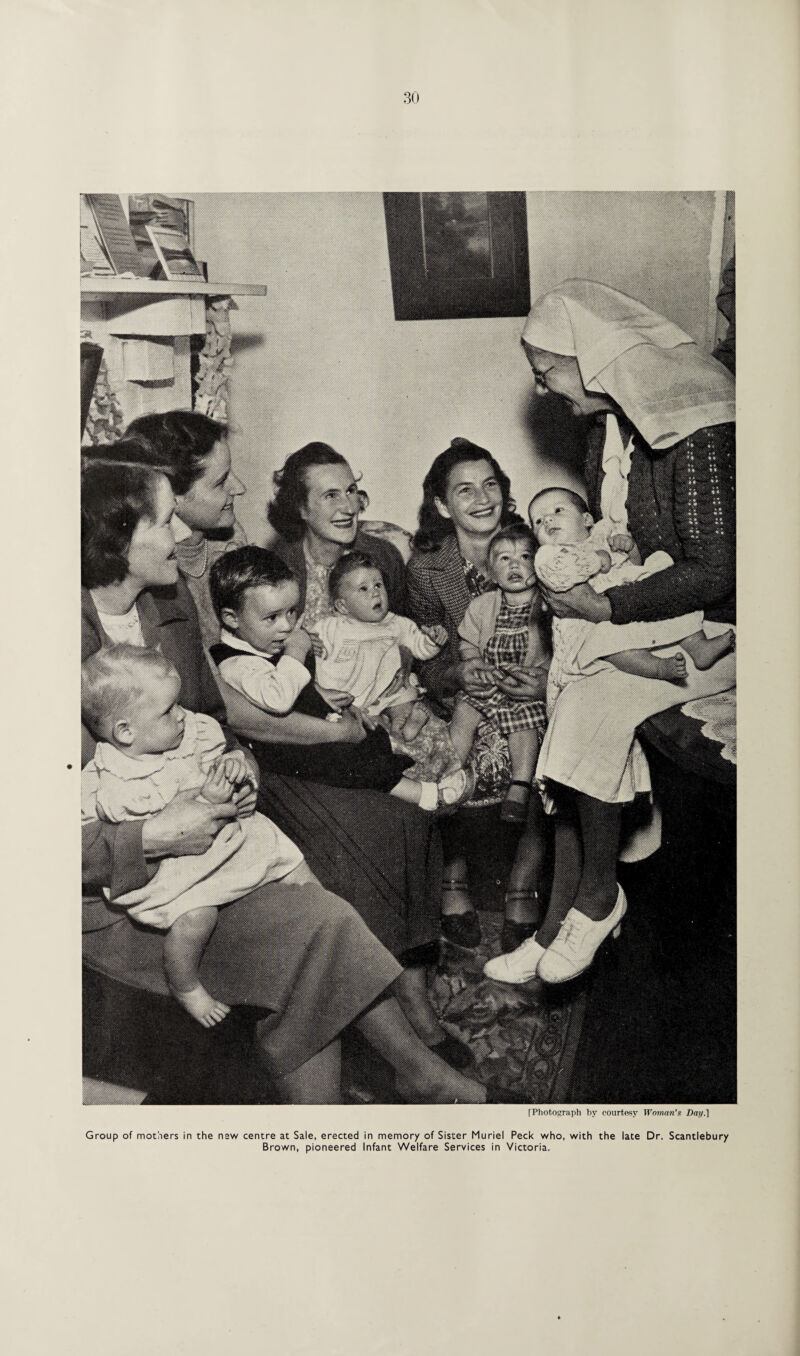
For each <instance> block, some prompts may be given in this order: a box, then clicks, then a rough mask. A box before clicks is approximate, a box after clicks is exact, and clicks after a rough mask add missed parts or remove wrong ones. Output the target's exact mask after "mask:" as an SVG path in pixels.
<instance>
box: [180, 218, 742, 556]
mask: <svg viewBox="0 0 800 1356" xmlns="http://www.w3.org/2000/svg"><path fill="white" fill-rule="evenodd" d="M195 202H196V237H197V238H196V249H197V253H198V255H199V257H200V258H202V259H205V260H206V261H207V262H208V266H209V277H210V278H212V279H215V280H223V281H227V282H258V283H266V285H267V287H268V295H267V297H266V298H251V297H242V298H239V300H238V302H237V310H236V311H234V312H233V316H232V322H233V329H234V335H235V339H234V373H233V378H232V386H231V418H232V422H233V424H234V425H235V431H234V433H233V436H232V438H231V446H232V449H233V455H234V460H235V464H236V468H237V470H238V471H239V473H240V474H241V476H242V478H243V479H244V480H245V482H246V483H247V485H248V489H249V493H248V495H247V496H246V498H245V499H244V500H243V501H242V502H241V507H240V509H239V510H238V511H239V516H240V518H241V521H242V523H243V525H244V527H245V530H246V531H247V533H248V535H249V536H250V538H251V540H255V541H263V540H264V539H265V536H266V533H267V527H266V522H265V517H264V506H265V504H266V501H267V499H268V498H269V495H270V487H271V477H272V472H273V471H274V470H275V469H276V468H277V467H279V466H280V465H281V463H282V462H283V460H284V458H285V457H286V456H287V455H288V454H289V453H290V452H292V451H294V450H295V449H296V448H298V447H300V446H302V444H303V443H306V442H309V441H310V440H312V439H321V440H323V441H325V442H328V443H331V444H332V445H333V446H334V447H335V448H337V450H338V451H341V452H343V453H344V454H345V455H346V456H347V457H348V458H349V460H350V462H351V464H352V466H353V470H354V471H355V472H357V473H358V472H361V473H363V484H364V486H365V488H366V489H367V490H368V492H369V495H370V499H371V504H370V509H369V516H370V517H376V518H389V519H391V520H393V521H395V522H399V523H401V524H402V525H404V526H406V527H412V526H413V525H414V523H415V520H416V510H417V508H418V505H419V500H420V484H421V480H422V477H423V475H424V474H425V472H426V470H427V468H428V467H429V465H430V463H431V461H432V459H433V457H434V456H435V455H436V454H437V453H438V452H440V451H441V450H442V449H443V448H445V447H446V446H447V445H448V443H449V442H450V439H451V438H453V437H454V436H456V435H461V436H463V437H468V438H471V439H472V440H473V441H474V442H476V443H479V444H480V445H481V446H484V447H488V448H490V449H491V450H492V451H493V452H494V453H495V455H496V456H497V458H498V460H499V461H500V463H501V465H502V466H503V467H504V469H505V470H506V471H507V472H508V474H509V475H510V476H511V483H512V487H513V490H514V493H515V495H516V498H517V501H518V503H519V504H520V506H522V507H524V505H526V504H527V501H528V499H529V498H530V496H531V495H532V494H533V493H534V492H535V491H536V490H537V489H540V488H542V487H543V486H544V485H546V484H549V483H560V484H572V483H579V482H578V481H577V480H576V479H575V468H576V467H577V466H579V464H580V448H579V440H578V437H577V432H578V430H577V428H576V426H575V425H574V424H573V422H572V419H571V416H569V415H563V416H562V415H560V414H558V412H556V411H555V410H553V409H551V408H548V406H549V405H550V402H547V401H542V400H539V399H537V398H536V397H535V396H534V393H533V383H532V381H531V378H530V372H529V369H528V366H527V363H526V362H525V359H524V356H523V354H522V350H521V348H520V344H519V335H520V331H521V328H522V323H523V322H522V319H521V318H520V319H517V318H513V319H498V320H433V321H402V322H397V321H395V319H394V312H393V307H392V292H391V281H390V275H389V258H388V251H387V245H386V228H385V223H384V216H383V201H382V197H381V195H380V194H379V193H342V194H322V193H320V194H313V193H312V194H232V193H231V194H226V193H222V194H206V195H204V194H200V195H197V196H196V198H195ZM527 206H528V247H529V253H530V263H531V293H532V296H534V297H536V296H538V295H539V293H541V292H542V291H545V290H546V289H547V288H549V287H552V286H554V285H555V284H556V283H558V282H560V281H562V280H563V279H564V278H570V277H586V278H594V279H597V280H598V281H601V282H606V283H609V284H611V285H612V286H615V287H619V288H620V289H621V290H623V291H626V292H629V293H631V294H632V295H634V296H637V297H639V298H640V299H641V300H642V301H644V302H646V303H647V304H648V305H651V306H653V307H654V309H656V310H658V311H661V312H662V313H664V314H666V315H668V316H669V317H670V319H672V320H675V321H676V322H677V323H678V324H679V325H681V326H682V327H683V328H684V329H686V330H687V331H688V332H689V333H690V334H691V335H692V337H693V338H695V339H697V341H698V342H700V343H703V344H705V345H707V346H710V339H711V338H712V337H713V307H711V308H710V299H713V295H714V293H715V291H716V284H717V280H718V277H719V270H720V250H721V246H722V240H721V229H722V228H721V197H720V195H715V194H714V193H712V192H708V193H529V194H528V195H527Z"/></svg>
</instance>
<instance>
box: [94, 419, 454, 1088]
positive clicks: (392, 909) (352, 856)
mask: <svg viewBox="0 0 800 1356" xmlns="http://www.w3.org/2000/svg"><path fill="white" fill-rule="evenodd" d="M198 421H200V422H198ZM182 429H187V430H189V436H190V443H191V446H190V447H189V448H188V449H187V450H184V449H182V447H181V440H180V431H181V430H182ZM215 431H216V433H217V435H219V434H220V433H222V435H223V436H222V437H220V436H217V438H216V441H215V442H213V443H211V451H210V453H208V454H207V455H206V458H205V460H203V458H202V457H201V456H200V455H199V448H200V446H201V445H202V442H203V439H205V445H207V444H208V442H210V439H211V436H212V434H214V433H215ZM129 433H130V434H132V435H133V434H135V435H136V436H135V438H133V437H131V438H129V439H128V440H126V442H125V443H124V444H118V445H117V447H116V448H113V449H103V455H104V456H105V457H108V456H109V454H110V453H113V454H114V455H115V456H116V455H117V454H119V455H120V456H121V457H122V458H123V459H124V460H126V461H129V462H134V463H141V462H142V461H144V462H146V463H147V464H148V465H156V466H160V467H162V468H163V469H164V470H165V472H166V474H167V476H168V478H169V479H170V481H172V480H173V478H174V480H175V482H176V483H177V484H180V485H182V486H183V487H184V488H183V489H182V492H181V493H180V494H176V495H175V503H176V507H177V512H178V514H179V515H180V518H181V521H182V523H183V524H184V525H185V527H186V528H188V529H190V530H191V532H192V536H191V538H190V539H188V545H189V548H190V549H191V550H192V551H194V549H195V547H194V543H195V541H198V542H199V543H200V546H201V547H202V546H203V545H204V544H205V543H207V544H208V549H207V551H206V554H205V557H204V564H203V569H202V573H200V574H196V573H192V571H191V569H190V571H189V573H188V574H187V576H186V583H187V584H189V585H190V586H191V588H192V593H193V596H194V597H195V599H196V600H197V601H198V604H199V606H198V611H199V612H200V614H201V616H205V617H206V618H207V620H206V623H205V626H204V631H203V639H204V641H205V643H206V646H207V647H208V646H209V645H215V644H216V643H217V642H218V641H219V639H220V627H219V620H218V618H217V616H216V613H215V612H214V608H213V605H212V603H211V597H210V594H209V591H208V577H209V572H210V567H211V563H212V561H213V559H214V557H215V547H218V545H219V543H216V542H214V540H213V538H214V534H215V533H219V532H220V531H224V530H228V529H229V528H230V524H231V521H232V519H233V513H232V507H233V497H234V495H236V494H237V493H241V491H242V488H243V487H242V485H241V481H239V480H238V479H236V477H235V476H234V475H233V472H232V471H231V470H230V453H229V451H228V449H227V445H226V444H225V441H224V429H223V428H222V425H219V424H214V423H213V421H212V420H207V419H205V416H203V415H190V414H188V413H185V412H182V411H175V412H173V413H171V414H163V415H155V416H152V417H148V419H146V420H136V421H135V422H134V424H132V425H131V428H130V430H129ZM145 433H147V435H148V437H147V440H146V441H145V438H144V434H145ZM161 433H163V434H164V438H163V441H161V440H160V435H161ZM201 434H202V438H201V436H200V435H201ZM311 446H313V447H314V448H316V449H319V448H323V449H324V451H323V452H321V453H320V452H319V451H315V453H314V456H318V455H322V456H323V457H325V458H326V460H325V461H323V462H321V463H319V465H320V467H321V468H322V470H323V471H324V472H325V473H326V474H327V473H328V472H330V474H331V475H332V476H333V477H334V479H335V485H327V488H326V487H324V486H316V490H318V491H319V494H318V496H315V497H314V500H313V503H312V504H311V506H310V507H309V508H306V505H305V502H304V500H303V497H302V494H301V493H300V492H299V491H293V492H292V493H291V494H289V495H286V496H284V498H283V500H282V503H283V504H284V505H287V504H288V505H289V506H290V507H289V509H288V517H289V520H290V521H293V520H292V509H291V505H293V504H295V503H297V504H298V514H297V519H298V520H299V521H300V522H301V523H302V522H303V521H305V520H304V519H303V517H302V513H305V512H308V513H309V516H310V519H311V520H312V521H313V523H314V524H316V525H319V531H320V534H324V533H326V532H327V533H328V534H329V535H332V536H333V535H336V534H338V535H339V536H340V537H345V538H347V537H348V535H349V540H346V541H345V542H344V543H343V544H342V545H341V548H340V550H341V553H342V554H343V553H344V551H345V549H347V546H349V545H352V543H353V541H354V540H355V538H356V535H357V529H358V514H359V512H360V509H361V503H360V500H359V497H358V490H357V488H356V486H355V480H354V477H353V473H352V471H351V470H350V468H349V466H348V465H347V463H346V462H345V460H344V458H343V457H341V456H340V455H339V453H337V452H334V451H333V449H332V448H328V447H327V446H326V445H325V444H312V445H311ZM223 447H224V452H220V449H221V448H223ZM304 452H305V449H304ZM297 455H298V454H295V457H297ZM211 459H213V460H214V461H215V462H216V463H217V465H216V475H213V476H212V475H211V474H210V471H211V470H212V467H211V464H210V461H211ZM289 463H291V466H290V481H289V484H290V485H292V484H293V483H296V480H297V478H296V477H295V478H294V480H293V468H294V467H296V466H298V464H300V463H298V462H297V461H296V460H294V459H293V458H291V457H290V458H289V462H288V463H287V465H288V464H289ZM315 464H316V463H315ZM190 466H193V467H194V475H195V479H194V480H192V481H191V482H190V483H189V485H188V487H187V485H186V479H185V476H186V474H187V473H188V468H189V467H190ZM226 468H227V474H226V476H225V477H224V478H223V479H220V477H221V476H222V475H223V472H224V471H225V470H226ZM284 469H285V468H284ZM306 473H308V474H309V475H311V476H312V478H313V467H312V468H311V469H310V470H308V466H307V465H306V470H305V471H303V472H302V474H303V475H305V474H306ZM341 482H344V487H343V488H342V484H341ZM351 487H352V489H351ZM298 495H299V502H298ZM309 500H311V495H309ZM326 522H327V523H329V526H327V527H326V526H325V523H326ZM289 530H290V531H291V530H292V528H291V526H290V529H289ZM314 539H315V540H316V537H315V538H314ZM362 540H366V542H367V546H368V549H369V551H370V554H371V555H373V556H374V558H375V559H376V560H378V559H380V560H381V561H382V562H383V564H385V566H386V570H387V575H386V577H387V583H388V582H389V580H390V579H391V580H393V583H392V585H391V586H390V587H391V589H392V591H393V594H394V597H395V598H396V597H397V594H398V591H401V590H402V577H403V563H402V559H401V557H400V555H399V553H398V552H397V551H396V550H395V548H394V547H391V546H388V545H387V544H386V543H384V542H380V541H377V540H376V541H374V542H373V539H372V538H364V537H363V536H362V537H361V538H359V541H362ZM374 547H377V548H378V549H377V550H376V549H374ZM175 549H176V558H177V563H178V568H179V569H180V571H181V574H182V575H183V572H184V568H185V557H184V543H183V542H180V543H179V544H178V545H177V547H176V548H175ZM226 549H227V548H226ZM275 550H276V553H277V554H281V555H282V558H283V559H284V560H285V561H286V563H287V564H289V566H290V567H291V568H293V569H294V568H295V567H294V565H293V563H292V561H293V558H294V557H295V556H296V553H297V551H299V552H300V554H301V556H302V543H300V542H298V543H296V546H294V545H290V546H288V547H287V548H285V549H284V550H281V548H280V546H278V547H276V548H275ZM216 554H219V551H218V550H217V551H216ZM192 559H193V560H194V556H193V557H192ZM325 577H326V580H327V572H326V576H325ZM300 578H301V590H302V589H303V576H302V575H301V577H300ZM201 593H202V595H203V596H202V599H201V597H200V594H201ZM302 606H303V603H302V601H301V603H300V607H302ZM208 619H212V620H208ZM212 624H213V628H214V629H213V631H211V630H210V628H211V626H212ZM215 677H216V678H217V682H218V686H219V688H220V691H221V692H222V695H223V698H224V702H225V706H226V708H227V714H228V721H229V723H230V725H231V727H232V728H233V729H235V730H236V732H237V733H238V734H239V735H241V736H243V737H244V738H245V739H248V740H251V741H253V743H254V744H256V745H258V746H259V757H260V758H261V761H262V775H261V785H260V788H259V804H258V808H259V810H260V811H261V812H262V813H263V814H265V815H266V816H267V817H268V818H269V819H271V820H273V821H274V822H275V823H276V824H277V825H278V827H279V828H281V829H283V831H284V833H286V834H287V835H288V836H289V837H290V838H291V839H292V840H293V841H294V842H295V843H297V845H298V846H299V847H300V849H301V850H302V852H303V854H304V855H305V857H306V860H307V861H308V863H309V865H310V866H311V869H312V870H313V871H314V872H315V873H316V875H317V876H318V877H319V879H320V880H321V881H322V882H323V883H324V884H325V885H326V886H327V887H328V888H329V889H331V890H333V891H335V893H336V894H338V895H341V896H342V897H343V898H345V899H347V900H349V901H350V903H351V904H352V905H353V907H354V908H355V909H356V911H357V912H358V913H359V914H360V915H361V917H362V918H363V919H364V921H365V923H366V924H367V926H368V927H369V928H371V929H372V931H373V932H374V933H375V935H376V937H378V939H379V940H380V941H381V942H383V944H384V946H385V947H387V949H388V950H389V951H391V952H392V954H393V955H395V956H397V957H398V958H399V959H400V961H401V962H402V965H403V969H402V971H401V973H400V975H399V976H398V979H397V981H396V984H395V989H394V992H395V994H396V996H397V997H398V1000H399V1001H400V1003H401V1005H402V1007H403V1010H404V1012H405V1013H406V1015H407V1017H408V1018H409V1020H410V1021H411V1022H412V1024H413V1025H414V1028H415V1030H417V1032H418V1033H419V1035H420V1036H421V1037H422V1039H423V1040H424V1041H426V1042H427V1043H428V1044H429V1045H430V1046H431V1047H438V1048H439V1049H440V1050H441V1051H442V1052H443V1053H446V1054H447V1056H448V1058H449V1059H451V1060H452V1061H453V1063H454V1064H455V1063H458V1064H460V1065H461V1066H464V1065H466V1064H468V1063H470V1062H471V1059H470V1055H469V1051H468V1050H467V1048H466V1047H465V1046H463V1045H461V1043H460V1042H458V1041H456V1040H455V1039H454V1038H453V1037H451V1036H449V1035H448V1034H447V1033H446V1032H445V1031H444V1029H443V1027H442V1026H441V1025H440V1023H439V1020H438V1018H437V1016H436V1013H435V1012H434V1010H433V1008H432V1007H431V1004H430V1001H429V999H428V992H427V973H426V966H427V965H428V964H430V963H432V962H433V961H435V959H436V957H437V946H438V939H439V915H440V901H441V839H440V837H439V833H438V829H437V827H436V824H435V823H434V822H433V821H432V820H431V818H430V816H428V815H426V814H424V813H423V812H422V811H420V810H418V809H417V808H416V807H415V806H412V805H406V804H404V803H403V802H401V801H399V800H397V799H394V798H392V797H389V796H386V795H385V794H383V792H381V791H368V790H354V789H349V790H341V789H339V788H338V787H333V786H328V785H323V784H322V783H321V782H318V781H312V780H301V778H300V777H299V776H297V775H288V773H286V767H287V760H290V761H291V762H292V763H293V764H294V765H295V766H299V763H300V761H301V759H302V754H303V751H304V750H305V749H307V748H309V746H312V745H319V744H326V745H329V746H333V745H336V744H353V745H355V744H360V743H362V742H363V741H364V740H365V738H366V730H365V727H364V725H363V722H362V721H361V720H360V719H359V718H358V717H357V716H356V715H353V714H351V713H350V712H349V711H347V710H344V711H342V713H341V718H340V720H339V721H337V722H331V721H327V720H324V719H321V718H319V717H315V716H311V715H305V714H303V713H302V712H297V711H290V712H289V713H288V714H287V715H282V716H275V715H270V714H268V713H267V712H266V711H263V710H261V709H259V708H258V707H256V706H254V705H253V704H252V703H251V702H249V701H248V700H247V698H246V697H244V696H243V695H242V694H241V693H239V692H235V691H234V690H233V689H232V688H230V687H228V686H227V685H226V684H225V683H223V682H222V680H221V679H219V676H218V675H217V674H216V672H215ZM269 745H273V746H275V745H281V746H282V749H281V755H282V757H281V767H282V772H281V773H278V772H272V771H270V768H269ZM290 755H291V758H290Z"/></svg>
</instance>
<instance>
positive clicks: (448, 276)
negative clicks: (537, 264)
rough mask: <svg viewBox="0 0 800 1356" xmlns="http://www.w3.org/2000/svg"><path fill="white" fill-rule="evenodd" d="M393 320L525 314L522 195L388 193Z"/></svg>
mask: <svg viewBox="0 0 800 1356" xmlns="http://www.w3.org/2000/svg"><path fill="white" fill-rule="evenodd" d="M383 204H384V212H385V215H386V236H387V240H388V245H389V266H390V269H391V275H392V296H393V299H394V316H395V320H468V319H476V318H478V317H482V316H512V315H527V313H528V311H529V310H530V305H531V298H530V280H529V273H528V228H527V218H526V207H525V194H524V193H473V192H469V193H467V192H461V193H384V195H383Z"/></svg>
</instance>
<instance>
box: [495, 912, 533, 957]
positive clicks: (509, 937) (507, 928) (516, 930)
mask: <svg viewBox="0 0 800 1356" xmlns="http://www.w3.org/2000/svg"><path fill="white" fill-rule="evenodd" d="M538 926H539V925H538V923H515V922H514V921H513V919H511V918H507V919H506V920H505V922H504V923H503V930H502V932H501V933H500V950H501V951H504V952H505V951H516V949H517V947H518V946H522V943H523V942H527V940H528V938H529V937H532V936H533V934H534V932H535V931H536V929H537V927H538Z"/></svg>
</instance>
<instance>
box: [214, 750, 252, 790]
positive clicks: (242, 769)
mask: <svg viewBox="0 0 800 1356" xmlns="http://www.w3.org/2000/svg"><path fill="white" fill-rule="evenodd" d="M220 766H221V767H223V768H224V770H225V775H226V777H227V778H228V781H229V782H230V783H231V785H232V786H241V785H242V783H243V782H247V783H248V784H250V785H252V782H253V775H252V772H251V770H250V767H249V766H248V762H247V758H246V756H245V754H244V753H243V752H242V750H241V749H231V751H230V753H223V755H222V757H221V758H220V759H219V761H218V762H217V767H220Z"/></svg>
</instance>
